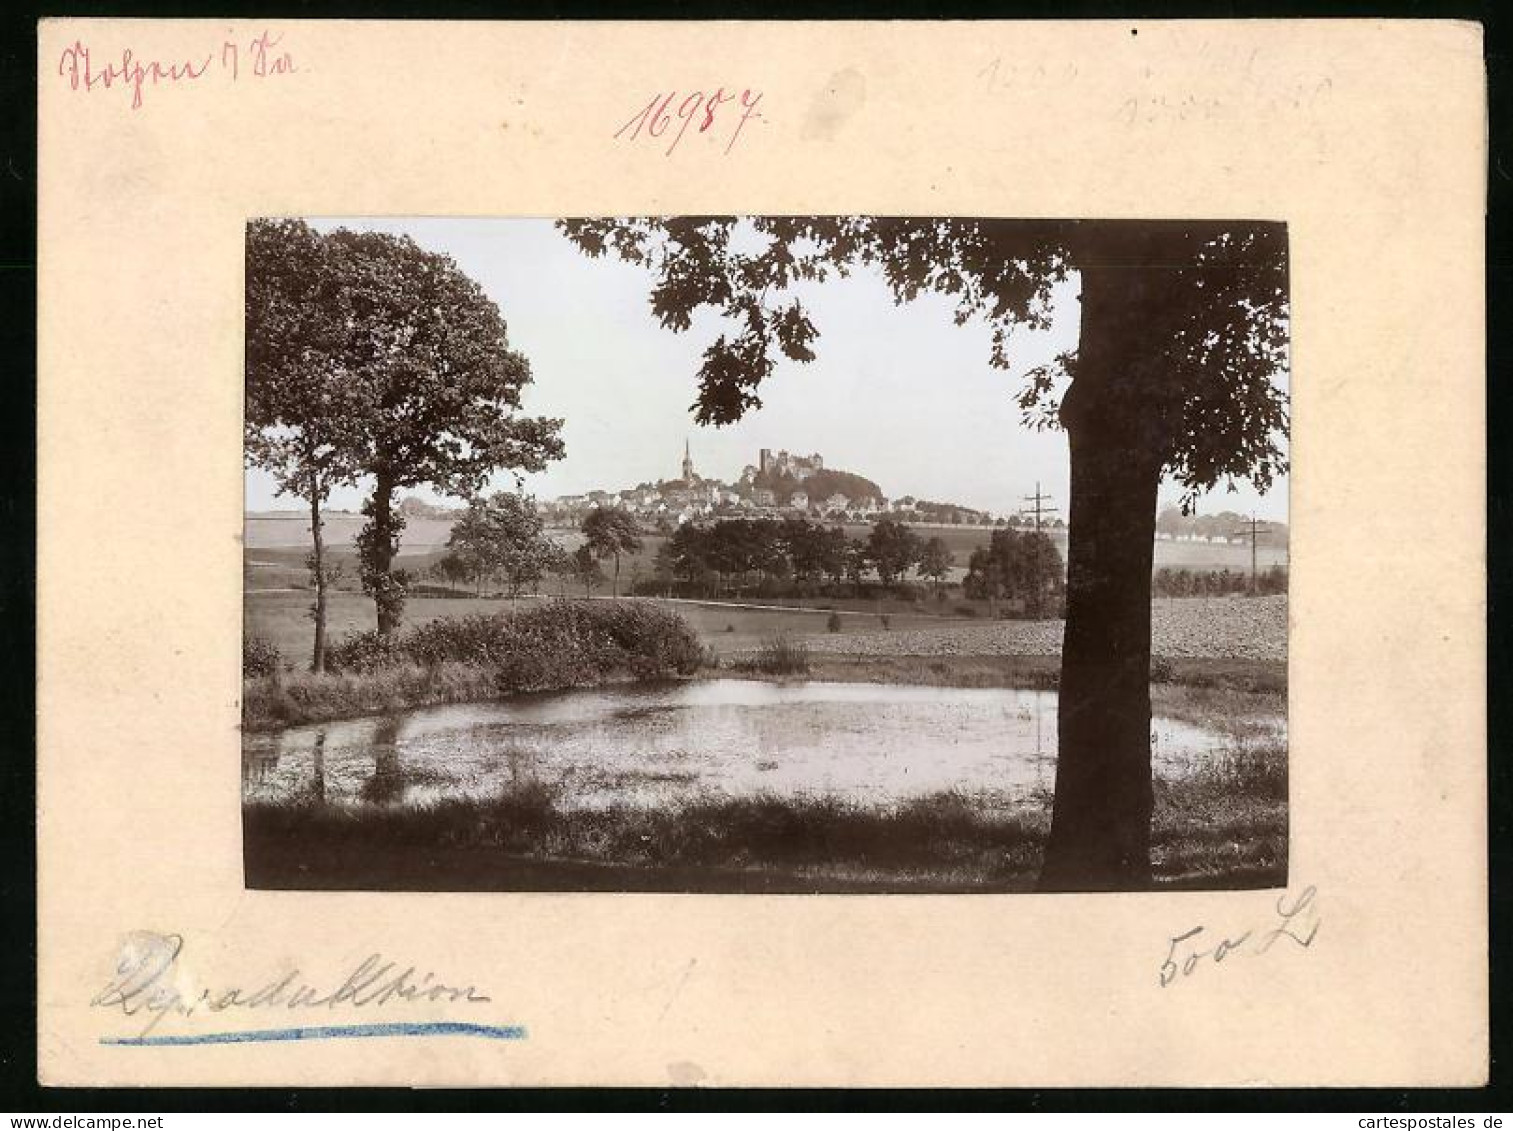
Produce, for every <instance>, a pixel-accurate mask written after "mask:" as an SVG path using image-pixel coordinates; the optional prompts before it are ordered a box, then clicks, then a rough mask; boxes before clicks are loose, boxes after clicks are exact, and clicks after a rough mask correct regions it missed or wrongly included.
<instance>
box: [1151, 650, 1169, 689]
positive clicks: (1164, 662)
mask: <svg viewBox="0 0 1513 1131" xmlns="http://www.w3.org/2000/svg"><path fill="white" fill-rule="evenodd" d="M1174 674H1175V673H1174V671H1173V669H1172V662H1171V660H1169V659H1167V658H1166V657H1165V656H1152V657H1151V681H1152V682H1153V683H1170V682H1171V681H1172V679H1173V677H1174Z"/></svg>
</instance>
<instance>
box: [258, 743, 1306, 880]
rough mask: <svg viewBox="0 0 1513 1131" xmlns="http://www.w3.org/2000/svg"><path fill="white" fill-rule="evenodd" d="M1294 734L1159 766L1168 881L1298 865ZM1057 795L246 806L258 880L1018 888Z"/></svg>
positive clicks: (519, 794)
mask: <svg viewBox="0 0 1513 1131" xmlns="http://www.w3.org/2000/svg"><path fill="white" fill-rule="evenodd" d="M1286 798H1287V782H1286V752H1285V750H1284V749H1282V748H1280V747H1276V746H1264V745H1260V746H1254V747H1250V748H1246V749H1240V748H1237V749H1236V750H1235V751H1233V752H1232V753H1231V754H1228V755H1225V756H1222V757H1220V758H1218V759H1215V760H1213V761H1211V762H1208V763H1205V765H1204V766H1202V767H1198V768H1195V769H1194V771H1193V772H1191V773H1189V774H1186V775H1184V776H1182V777H1180V778H1176V779H1173V780H1166V781H1158V783H1157V793H1156V813H1155V819H1154V823H1153V853H1152V855H1153V861H1154V865H1155V871H1156V878H1157V883H1158V884H1159V885H1165V886H1182V887H1213V888H1234V887H1246V886H1252V887H1265V886H1278V885H1281V884H1284V883H1285V882H1286V873H1287V819H1286ZM1049 800H1050V799H1049V797H1048V796H1037V797H1034V798H1032V799H1031V800H1030V801H1029V802H1028V803H1026V804H1024V805H1019V806H1016V807H1014V808H1007V809H1006V808H1004V807H1003V806H1002V805H1001V803H998V802H995V801H994V800H993V799H992V798H987V797H977V796H970V795H967V794H963V793H959V792H946V793H937V794H933V795H930V796H927V797H922V798H919V799H916V800H912V801H909V802H906V803H903V804H900V805H897V806H894V807H890V808H864V807H861V806H857V805H854V804H851V803H848V802H846V801H844V800H841V799H838V798H834V797H828V796H816V797H775V796H757V797H742V798H731V797H723V796H721V797H711V798H703V799H699V800H695V801H692V802H689V803H686V804H683V805H679V806H675V807H670V808H661V809H648V808H639V807H635V806H625V805H620V806H612V807H609V808H605V809H578V808H572V807H569V806H564V805H563V804H562V803H561V799H560V797H559V796H558V794H557V792H556V791H555V790H554V789H553V788H552V787H550V786H547V785H544V784H541V783H536V782H526V783H522V784H521V785H518V786H515V787H513V788H511V789H509V790H507V791H505V792H504V793H503V794H501V795H499V796H497V797H494V798H491V799H487V800H469V799H451V800H446V801H441V802H437V803H435V804H431V805H424V806H404V807H383V806H376V805H365V804H362V805H353V806H326V805H317V804H313V803H289V804H273V803H257V804H248V805H246V806H244V809H243V822H244V828H245V835H246V842H245V843H246V868H247V882H248V884H249V885H250V886H253V887H271V888H279V887H349V888H357V889H384V888H390V889H392V888H403V887H406V886H420V887H426V888H432V889H437V890H512V889H514V888H517V887H529V888H546V889H552V888H554V887H555V888H556V889H558V890H588V889H600V890H648V889H657V888H660V889H663V890H687V891H747V890H761V891H863V890H892V891H974V890H989V891H1014V890H1026V889H1028V888H1029V887H1030V886H1032V884H1033V882H1034V878H1035V875H1036V873H1037V872H1038V870H1039V867H1040V859H1041V854H1042V852H1043V850H1044V844H1045V839H1046V835H1047V833H1048V831H1049Z"/></svg>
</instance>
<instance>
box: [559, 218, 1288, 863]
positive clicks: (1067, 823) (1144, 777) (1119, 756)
mask: <svg viewBox="0 0 1513 1131" xmlns="http://www.w3.org/2000/svg"><path fill="white" fill-rule="evenodd" d="M741 224H744V225H745V231H746V232H748V233H749V234H750V235H751V236H752V237H753V238H752V239H750V240H747V239H742V240H738V241H734V240H733V239H732V237H733V235H735V233H736V231H737V228H738V226H739V225H741ZM561 227H562V230H563V231H564V232H565V234H566V235H567V236H568V237H569V238H570V239H572V240H573V241H574V242H575V243H576V244H577V245H578V246H579V247H580V248H581V249H582V250H583V251H584V252H586V253H587V254H589V255H591V256H601V255H605V254H613V255H615V256H617V257H619V258H621V259H623V260H626V261H628V262H630V263H634V264H639V265H641V266H643V267H645V268H647V269H648V270H649V271H650V272H651V273H652V282H651V287H650V303H651V308H652V311H653V312H654V314H655V315H656V316H657V318H658V319H659V320H660V321H661V323H662V324H663V325H664V326H665V327H667V328H669V329H671V330H674V331H685V330H688V329H689V328H690V327H691V326H692V325H693V314H694V312H695V311H696V310H698V309H699V308H700V307H704V306H709V307H712V308H714V309H715V310H716V311H718V312H719V313H721V314H722V315H724V316H725V320H726V326H727V329H726V331H725V332H724V333H721V334H720V335H719V336H718V337H716V338H715V340H714V341H713V342H711V343H710V344H709V345H708V347H707V348H706V349H705V351H704V355H703V362H702V365H701V366H700V369H699V371H698V374H697V380H698V385H699V393H698V399H697V401H696V405H695V416H696V418H697V420H698V421H699V422H700V423H707V424H716V425H720V424H728V423H731V422H733V421H735V420H738V419H740V418H741V416H742V415H743V414H744V413H745V412H747V411H748V410H749V409H752V408H755V407H758V406H759V405H760V404H761V398H760V395H759V392H758V390H759V388H760V386H761V384H762V382H763V381H764V380H766V379H767V378H768V377H770V376H771V375H772V373H773V371H774V369H775V368H776V365H777V362H778V360H779V359H780V358H787V359H789V360H792V361H800V362H803V361H809V360H812V358H813V357H814V352H813V346H814V343H815V340H816V338H817V334H818V331H817V329H816V327H815V326H814V324H813V322H812V321H811V320H810V318H809V315H808V312H807V311H806V310H805V309H804V307H803V305H802V303H801V301H800V299H799V298H798V297H796V295H795V293H794V291H793V289H792V288H793V286H794V284H797V283H803V282H813V281H816V280H821V279H824V278H828V277H830V276H833V275H835V274H838V273H844V272H846V271H849V270H852V269H855V268H858V267H862V266H871V267H873V268H875V269H878V270H880V271H881V272H882V274H883V277H884V278H885V279H886V281H887V283H888V285H889V287H890V288H891V290H892V292H893V295H894V298H895V299H896V300H897V301H899V302H904V301H908V300H911V299H913V298H915V297H917V296H918V295H920V294H922V293H926V292H934V293H938V294H943V295H945V296H947V297H948V298H950V299H951V300H952V301H953V303H954V304H955V307H956V310H955V317H956V320H957V321H958V322H959V323H960V322H966V321H968V320H969V319H973V318H980V319H983V320H985V321H986V322H987V323H988V324H989V326H990V327H991V329H992V345H991V351H990V356H989V360H990V362H991V363H992V364H993V365H995V366H998V367H1000V368H1004V369H1007V368H1009V366H1010V350H1009V346H1010V339H1011V337H1012V335H1013V333H1014V331H1015V330H1016V329H1017V328H1019V327H1024V326H1029V327H1043V326H1046V325H1048V324H1049V321H1050V319H1051V316H1052V312H1053V307H1054V303H1053V288H1054V287H1055V286H1056V285H1057V284H1059V283H1061V282H1063V281H1066V280H1069V279H1070V278H1071V277H1072V276H1073V275H1074V274H1075V276H1076V277H1077V279H1078V280H1079V282H1080V285H1081V296H1080V297H1081V306H1082V310H1081V331H1080V334H1081V336H1080V341H1079V344H1078V347H1077V349H1076V350H1075V351H1072V352H1069V353H1067V354H1065V355H1063V356H1062V357H1061V358H1059V359H1058V361H1057V363H1056V364H1055V365H1052V366H1045V367H1040V368H1037V369H1034V370H1032V371H1030V373H1029V374H1028V377H1027V380H1026V383H1025V385H1024V387H1023V388H1022V389H1021V391H1020V393H1019V394H1018V398H1017V399H1018V403H1019V406H1020V408H1021V409H1022V411H1023V412H1024V414H1025V418H1026V420H1027V421H1028V422H1029V423H1030V424H1032V425H1034V426H1037V427H1058V426H1059V427H1061V428H1064V429H1065V430H1066V432H1067V436H1068V441H1069V443H1068V447H1069V450H1070V454H1071V475H1070V488H1071V489H1070V498H1069V515H1070V529H1069V539H1068V570H1069V574H1068V588H1067V621H1066V629H1065V639H1064V644H1063V649H1062V671H1061V683H1060V700H1059V708H1058V712H1059V721H1058V726H1059V750H1058V757H1057V767H1056V791H1055V802H1054V812H1053V817H1052V829H1051V837H1050V841H1049V844H1048V846H1047V850H1046V857H1045V862H1044V865H1043V867H1042V871H1041V877H1040V883H1041V886H1042V888H1044V889H1047V890H1058V889H1079V890H1101V889H1111V888H1113V889H1119V888H1133V887H1140V886H1144V885H1145V884H1147V883H1148V882H1149V880H1150V820H1151V810H1152V805H1153V791H1152V783H1151V763H1150V745H1149V735H1150V616H1151V613H1150V597H1151V564H1152V563H1151V555H1152V550H1153V542H1154V536H1155V529H1154V528H1155V518H1156V493H1157V487H1158V485H1159V484H1160V482H1161V479H1162V476H1163V474H1164V475H1168V476H1171V477H1172V478H1174V479H1175V480H1177V481H1178V482H1179V483H1181V484H1182V485H1183V487H1184V488H1185V490H1186V495H1185V499H1186V501H1187V502H1188V503H1191V501H1192V500H1193V499H1195V498H1196V496H1197V495H1198V494H1199V493H1201V492H1202V491H1204V490H1207V489H1208V488H1210V487H1212V486H1214V485H1216V484H1217V483H1219V482H1220V481H1224V480H1233V479H1240V478H1248V479H1250V480H1251V481H1252V482H1253V483H1254V484H1255V485H1256V486H1257V487H1258V488H1259V489H1261V490H1265V489H1266V488H1268V487H1269V486H1270V484H1271V482H1272V479H1273V477H1274V476H1275V475H1277V474H1279V473H1281V472H1283V471H1285V469H1286V459H1285V456H1284V454H1283V451H1282V448H1281V443H1280V441H1281V438H1282V437H1283V436H1284V435H1285V430H1286V425H1287V413H1286V398H1285V394H1284V393H1283V392H1282V390H1281V389H1280V388H1279V387H1278V385H1277V383H1276V381H1275V378H1276V377H1277V375H1278V374H1279V373H1280V372H1281V371H1282V370H1283V369H1284V367H1285V364H1286V324H1287V255H1286V231H1285V228H1284V227H1283V226H1282V225H1280V224H1275V223H1258V222H1217V221H1204V222H1192V223H1187V222H1150V221H1138V222H1137V221H1053V220H1031V221H1000V220H962V219H920V218H890V217H850V218H836V217H764V218H755V219H751V220H746V221H737V220H736V219H735V218H731V217H703V218H697V217H696V218H683V219H671V220H667V219H609V220H603V219H600V220H571V221H563V222H562V223H561ZM1058 393H1059V395H1058Z"/></svg>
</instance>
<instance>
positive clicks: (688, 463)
mask: <svg viewBox="0 0 1513 1131" xmlns="http://www.w3.org/2000/svg"><path fill="white" fill-rule="evenodd" d="M697 478H698V476H696V475H694V473H693V456H691V455H689V454H688V439H687V437H685V438H684V440H683V481H684V482H685V483H692V482H693V481H694V480H695V479H697Z"/></svg>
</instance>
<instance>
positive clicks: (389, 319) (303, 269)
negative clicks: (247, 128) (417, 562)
mask: <svg viewBox="0 0 1513 1131" xmlns="http://www.w3.org/2000/svg"><path fill="white" fill-rule="evenodd" d="M248 247H249V256H250V257H253V258H254V259H255V260H256V261H257V263H258V264H262V263H264V262H271V263H272V264H274V265H275V266H276V267H278V271H277V272H276V273H275V277H276V278H281V277H283V276H285V275H286V276H288V278H289V280H290V281H289V283H288V284H287V285H288V286H289V287H290V288H291V289H292V291H293V293H294V294H295V295H296V296H297V298H298V301H299V304H300V305H302V306H303V308H304V309H303V310H302V311H295V310H293V309H292V308H293V307H294V305H296V304H295V303H294V302H293V301H291V302H290V303H289V304H288V305H289V306H290V307H291V313H290V315H289V320H290V322H291V324H292V325H294V326H296V327H299V329H300V336H301V337H302V338H308V339H309V343H308V344H307V345H301V344H299V342H298V341H295V340H291V337H292V336H291V335H289V334H286V335H284V336H283V340H281V341H278V342H274V343H271V344H270V346H269V352H270V353H271V354H272V355H273V356H272V357H271V359H270V361H269V363H268V364H269V367H270V368H272V369H273V370H274V371H275V372H283V371H284V370H291V371H292V370H294V369H296V368H298V367H300V366H304V367H307V368H308V367H310V366H311V365H316V366H317V367H318V369H319V371H320V373H321V374H322V380H321V382H320V385H319V386H318V388H316V389H314V390H307V393H313V395H311V396H310V397H309V400H308V412H309V413H310V414H311V415H312V416H315V417H318V418H319V419H320V420H321V421H322V429H323V432H322V437H323V439H324V441H325V442H326V443H327V444H328V445H329V447H330V448H331V449H332V450H333V451H335V452H338V453H340V460H341V466H342V467H343V468H344V469H346V471H347V473H348V474H350V475H361V476H363V477H366V478H368V479H370V480H371V482H372V484H373V488H372V493H371V494H370V495H369V497H368V500H367V502H366V503H365V505H364V507H363V513H364V514H365V515H366V516H367V518H368V523H367V525H366V526H365V528H364V530H363V532H362V534H361V535H360V536H359V539H358V549H359V555H360V559H361V562H362V580H363V585H364V588H365V589H366V590H367V591H368V592H369V593H370V594H372V595H373V597H374V599H375V602H376V604H377V608H378V621H379V629H380V631H385V632H387V631H392V630H393V629H394V628H395V627H396V626H397V625H398V623H399V618H400V615H401V612H402V610H403V606H404V596H405V591H406V583H407V577H406V575H405V574H404V573H403V572H401V571H396V570H394V569H393V559H394V555H395V554H396V553H397V552H398V549H399V536H400V532H401V531H402V530H403V528H404V516H403V514H402V513H401V512H400V510H399V508H398V507H397V506H396V505H395V493H396V492H397V491H399V490H402V489H404V488H407V487H419V486H421V485H430V486H432V487H434V488H435V489H437V490H438V491H440V492H442V493H443V494H451V495H457V496H461V497H468V496H471V495H473V494H476V493H477V492H478V491H479V490H480V489H482V487H483V486H484V483H485V482H486V480H487V479H488V477H489V476H490V475H491V474H492V473H494V472H496V471H499V470H503V469H510V470H514V471H517V472H518V471H539V470H541V469H542V468H543V467H544V466H545V465H546V463H547V462H548V461H549V460H552V459H557V458H560V457H561V455H562V442H561V440H560V438H559V436H558V431H559V429H560V426H561V421H559V420H552V419H546V418H541V417H529V416H524V415H522V414H521V413H520V411H519V410H520V408H521V392H522V390H523V389H524V388H525V387H526V385H528V384H529V383H530V379H531V375H530V366H529V364H528V363H527V362H526V359H525V358H524V357H523V356H522V355H521V354H519V353H518V352H516V351H514V350H512V349H511V348H510V346H509V338H508V334H507V331H506V327H505V322H504V319H503V317H502V316H501V315H500V313H499V308H498V307H497V306H496V305H495V304H494V302H493V301H492V300H491V299H490V298H489V297H488V296H487V295H486V294H484V292H483V290H482V288H480V287H479V285H478V284H477V283H476V282H474V281H473V280H472V279H470V278H469V277H468V276H467V275H465V274H463V272H462V271H461V270H459V269H458V267H457V265H456V263H455V262H453V261H452V259H451V258H450V257H448V256H445V255H439V254H436V253H434V252H430V251H426V250H425V249H423V248H422V247H420V246H419V245H418V244H416V243H415V241H414V240H412V239H410V238H409V237H408V236H390V235H384V234H380V233H373V232H352V231H347V230H346V229H337V230H336V231H333V232H330V233H328V234H324V235H322V234H320V233H317V232H315V231H314V230H313V229H311V228H310V227H309V226H308V225H306V224H304V223H302V222H300V221H289V220H284V221H254V222H253V223H252V224H250V225H249V227H248ZM286 261H287V262H288V263H289V266H288V268H287V269H284V268H283V267H282V266H281V265H282V264H284V263H285V262H286ZM261 273H262V268H261V266H259V268H258V270H257V271H254V270H253V265H252V260H249V295H251V293H252V291H251V289H250V288H251V286H252V283H251V279H252V276H253V275H254V274H261ZM249 301H251V300H250V298H249ZM251 348H252V346H251V342H250V340H249V370H250V369H251V367H252V364H253V358H252V354H251Z"/></svg>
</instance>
